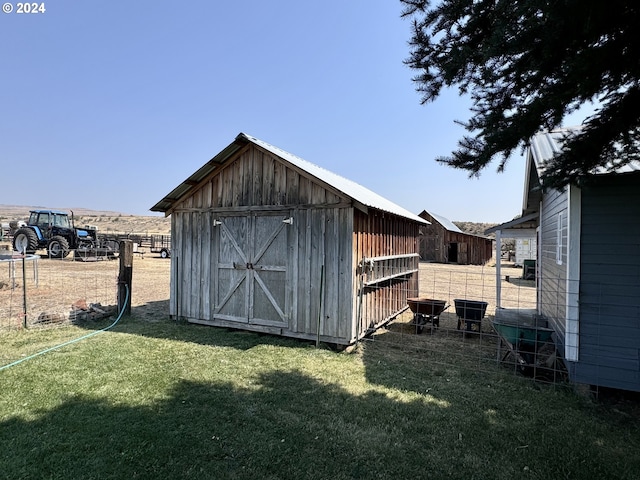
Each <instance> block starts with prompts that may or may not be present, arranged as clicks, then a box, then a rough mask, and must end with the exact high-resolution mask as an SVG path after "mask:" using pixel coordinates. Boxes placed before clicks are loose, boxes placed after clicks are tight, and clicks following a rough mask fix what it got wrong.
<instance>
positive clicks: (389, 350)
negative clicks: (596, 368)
mask: <svg viewBox="0 0 640 480" xmlns="http://www.w3.org/2000/svg"><path fill="white" fill-rule="evenodd" d="M84 333H86V330H82V329H80V328H77V327H68V328H61V329H54V330H42V331H25V332H20V331H18V332H6V333H3V334H1V335H0V342H1V344H2V353H1V354H0V357H2V358H3V359H4V360H3V363H2V364H8V363H10V362H11V361H13V360H15V359H17V358H20V357H21V355H29V354H32V353H34V348H36V347H37V348H46V347H48V346H52V345H55V344H56V343H60V342H62V341H65V340H68V339H70V338H73V337H74V336H75V337H79V336H81V335H82V334H84ZM0 388H1V392H2V393H1V395H0V445H1V446H2V448H1V449H0V478H7V479H9V478H11V479H30V478H34V479H36V478H37V479H54V478H55V479H89V478H95V479H106V478H118V479H120V478H149V479H160V478H167V479H176V478H198V479H203V478H215V479H224V478H239V479H244V478H246V479H262V478H272V479H276V478H291V479H304V478H313V479H316V478H317V479H325V478H327V479H328V478H331V479H343V478H344V479H346V478H363V479H373V478H390V479H391V478H393V479H410V478H429V479H439V478H457V479H514V478H523V479H545V480H549V479H564V478H567V479H569V478H571V479H583V478H587V479H594V480H595V479H637V478H640V428H639V427H640V421H639V420H638V419H637V418H636V417H634V416H632V415H629V414H627V413H624V412H623V411H620V410H619V409H613V408H610V407H606V406H603V405H599V404H597V403H595V402H593V401H591V400H589V399H587V398H585V397H582V396H578V395H576V394H574V393H573V392H572V391H571V390H570V389H568V388H558V387H555V388H554V387H548V386H540V385H537V384H535V383H534V382H532V381H530V380H527V379H523V378H519V377H516V376H514V375H512V374H511V373H509V372H506V371H504V370H503V369H500V368H499V367H497V366H496V367H495V370H492V369H488V370H487V369H486V368H485V369H483V370H482V371H477V369H474V368H473V365H471V364H468V365H465V364H464V362H462V363H461V364H460V365H457V366H453V365H446V364H444V363H438V364H437V365H436V364H434V363H431V362H428V361H425V359H424V358H422V357H421V356H420V355H417V354H415V353H412V352H411V351H410V349H404V350H403V349H402V348H398V347H397V346H396V347H394V346H392V345H387V344H385V343H384V342H363V343H362V344H361V345H360V346H359V347H358V348H357V349H356V351H355V352H353V353H338V352H335V351H332V350H330V349H326V348H321V349H316V348H314V347H313V346H311V345H309V344H307V343H304V342H299V341H293V340H286V339H281V338H276V337H271V336H262V335H256V334H251V333H246V332H233V331H227V330H224V329H215V328H209V327H201V326H195V325H186V324H178V323H173V322H169V321H165V322H156V323H149V322H143V321H140V320H136V319H134V318H125V319H124V320H123V321H122V322H121V324H119V325H118V326H116V327H115V328H114V329H113V330H110V331H107V332H105V333H101V334H99V335H96V336H93V337H91V338H89V339H86V340H84V341H82V342H78V343H74V344H72V345H69V346H66V347H63V348H61V349H59V350H55V351H52V352H50V353H47V354H45V355H41V356H38V357H35V358H33V359H31V360H28V361H25V362H23V363H20V364H19V365H16V366H13V367H10V368H7V369H4V370H1V371H0Z"/></svg>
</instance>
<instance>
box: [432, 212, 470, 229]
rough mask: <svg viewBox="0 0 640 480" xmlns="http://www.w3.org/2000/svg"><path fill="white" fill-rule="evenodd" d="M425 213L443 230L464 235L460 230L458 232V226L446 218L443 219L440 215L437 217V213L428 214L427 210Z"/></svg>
mask: <svg viewBox="0 0 640 480" xmlns="http://www.w3.org/2000/svg"><path fill="white" fill-rule="evenodd" d="M425 213H427V214H428V215H430V216H431V217H432V218H433V219H434V220H435V221H436V222H438V223H439V224H440V225H442V226H443V227H444V228H445V230H448V231H450V232H456V233H465V232H463V231H462V230H460V229H459V228H458V226H457V225H456V224H455V223H453V222H452V221H451V220H449V219H448V218H445V217H443V216H442V215H438V214H437V213H433V212H430V211H429V210H425Z"/></svg>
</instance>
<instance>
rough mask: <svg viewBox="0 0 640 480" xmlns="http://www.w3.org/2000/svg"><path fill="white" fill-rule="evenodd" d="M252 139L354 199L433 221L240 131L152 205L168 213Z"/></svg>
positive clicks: (251, 141) (396, 213)
mask: <svg viewBox="0 0 640 480" xmlns="http://www.w3.org/2000/svg"><path fill="white" fill-rule="evenodd" d="M248 142H250V143H253V144H255V145H257V146H259V147H261V148H263V149H265V150H267V151H269V152H271V153H273V154H274V155H277V156H278V157H280V158H282V159H283V160H285V161H287V162H289V163H291V164H292V165H294V166H296V167H298V168H300V169H301V170H303V171H305V172H307V173H308V174H310V175H311V176H313V177H315V178H317V179H318V180H320V181H322V182H324V183H326V184H328V185H330V186H332V187H333V188H335V189H337V190H339V191H341V192H342V193H344V194H345V195H347V196H349V197H351V198H352V199H353V200H355V201H357V202H359V203H360V204H362V205H364V206H366V207H371V208H375V209H378V210H382V211H384V212H389V213H393V214H394V215H398V216H401V217H405V218H408V219H411V220H413V221H416V222H420V223H429V222H427V221H426V220H424V219H423V218H420V217H419V216H418V215H415V214H413V213H411V212H409V211H408V210H406V209H404V208H402V207H400V206H399V205H396V204H395V203H393V202H391V201H389V200H387V199H386V198H384V197H382V196H380V195H378V194H377V193H375V192H372V191H371V190H369V189H368V188H366V187H363V186H362V185H360V184H358V183H356V182H353V181H351V180H349V179H347V178H344V177H342V176H340V175H338V174H336V173H333V172H330V171H329V170H326V169H324V168H322V167H319V166H318V165H315V164H313V163H311V162H308V161H307V160H304V159H302V158H300V157H298V156H296V155H293V154H292V153H289V152H287V151H285V150H282V149H281V148H279V147H276V146H274V145H271V144H269V143H267V142H264V141H262V140H259V139H257V138H255V137H252V136H251V135H247V134H246V133H240V134H238V136H237V137H236V138H235V140H234V141H233V142H232V143H231V144H230V145H229V146H228V147H227V148H225V149H224V150H222V151H221V152H220V153H219V154H218V155H216V156H215V157H214V158H212V159H211V160H210V161H209V162H207V163H206V164H205V165H203V166H202V167H201V168H200V169H198V170H197V171H196V172H195V173H194V174H193V175H191V176H190V177H189V178H188V179H187V180H185V181H184V182H182V183H181V184H180V185H178V186H177V187H176V188H175V189H174V190H173V191H172V192H171V193H169V194H168V195H167V196H166V197H164V198H163V199H162V200H160V201H159V202H158V203H157V204H156V205H154V206H153V207H151V211H154V212H165V213H166V212H167V211H169V210H170V209H171V208H173V206H174V205H175V203H176V202H178V201H179V200H180V199H181V198H182V197H184V196H185V195H187V194H188V193H189V191H190V190H191V189H192V188H193V187H194V186H196V185H197V184H198V183H199V182H200V181H202V180H203V179H204V178H205V177H206V176H207V175H209V174H210V173H211V172H212V171H214V170H215V169H216V168H218V167H219V166H220V165H222V164H223V163H225V162H226V161H227V160H228V159H229V158H230V157H231V156H232V155H233V154H234V153H235V152H237V151H238V150H239V149H240V148H242V147H244V146H245V145H246V144H247V143H248Z"/></svg>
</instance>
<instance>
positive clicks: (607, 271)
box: [571, 174, 640, 391]
mask: <svg viewBox="0 0 640 480" xmlns="http://www.w3.org/2000/svg"><path fill="white" fill-rule="evenodd" d="M639 219H640V175H636V174H633V175H617V176H602V177H600V178H598V179H597V181H596V183H595V184H593V185H589V186H587V187H585V188H583V189H582V235H581V247H580V252H581V262H580V358H579V362H577V363H575V364H572V365H571V367H572V372H571V373H572V377H573V380H574V381H576V382H581V383H587V384H593V385H599V386H606V387H612V388H621V389H625V390H634V391H640V376H639V375H640V358H639V356H640V222H639V221H638V220H639Z"/></svg>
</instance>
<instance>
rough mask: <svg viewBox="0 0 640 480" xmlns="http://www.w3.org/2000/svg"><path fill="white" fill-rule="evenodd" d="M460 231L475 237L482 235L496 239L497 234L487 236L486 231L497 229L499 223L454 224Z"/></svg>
mask: <svg viewBox="0 0 640 480" xmlns="http://www.w3.org/2000/svg"><path fill="white" fill-rule="evenodd" d="M453 223H454V224H455V225H456V226H457V227H458V228H459V229H460V230H462V231H463V232H465V233H471V234H473V235H480V236H483V237H488V238H495V234H494V233H492V234H491V235H485V234H484V231H485V230H486V229H488V228H491V227H495V226H496V225H498V224H497V223H475V222H453Z"/></svg>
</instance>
